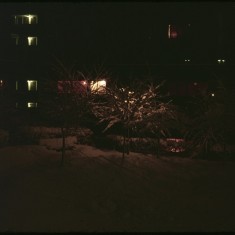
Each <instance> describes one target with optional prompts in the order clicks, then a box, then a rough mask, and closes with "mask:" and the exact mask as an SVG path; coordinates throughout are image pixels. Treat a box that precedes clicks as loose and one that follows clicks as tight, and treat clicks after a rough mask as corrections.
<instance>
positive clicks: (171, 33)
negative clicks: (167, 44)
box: [168, 24, 181, 39]
mask: <svg viewBox="0 0 235 235" xmlns="http://www.w3.org/2000/svg"><path fill="white" fill-rule="evenodd" d="M180 35H181V31H180V29H179V27H176V26H175V25H171V24H169V25H168V38H170V39H175V38H178V37H179V36H180Z"/></svg>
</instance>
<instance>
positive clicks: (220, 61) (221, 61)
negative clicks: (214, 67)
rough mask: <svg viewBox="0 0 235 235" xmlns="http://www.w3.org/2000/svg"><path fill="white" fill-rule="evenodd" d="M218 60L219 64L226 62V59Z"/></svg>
mask: <svg viewBox="0 0 235 235" xmlns="http://www.w3.org/2000/svg"><path fill="white" fill-rule="evenodd" d="M217 62H218V63H219V64H224V63H225V59H218V60H217Z"/></svg>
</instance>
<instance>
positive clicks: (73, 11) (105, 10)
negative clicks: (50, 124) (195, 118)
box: [0, 2, 235, 66]
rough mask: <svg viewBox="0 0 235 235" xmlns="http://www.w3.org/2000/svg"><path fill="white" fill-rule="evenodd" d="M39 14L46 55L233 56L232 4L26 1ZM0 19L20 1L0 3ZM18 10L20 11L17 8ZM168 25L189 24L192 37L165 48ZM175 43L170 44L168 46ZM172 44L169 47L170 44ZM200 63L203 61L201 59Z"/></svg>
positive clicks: (92, 60) (118, 58)
mask: <svg viewBox="0 0 235 235" xmlns="http://www.w3.org/2000/svg"><path fill="white" fill-rule="evenodd" d="M26 5H27V7H30V8H31V9H33V10H32V11H33V12H35V13H36V14H38V15H39V25H38V29H39V32H40V36H39V45H40V46H41V48H42V51H43V50H44V51H46V53H48V54H49V55H55V56H57V57H58V58H60V59H62V60H65V61H68V62H72V61H78V62H79V63H81V64H86V65H91V66H93V65H98V64H104V65H107V66H109V65H112V66H115V65H130V64H135V65H138V64H141V65H146V64H159V63H165V61H167V58H169V57H174V53H175V54H182V57H183V56H185V55H184V53H185V51H188V54H189V55H190V56H192V57H197V60H198V61H200V60H201V58H202V59H203V58H204V59H205V61H204V62H205V63H206V58H207V57H214V58H215V59H216V58H217V57H218V56H219V55H220V54H224V55H225V56H227V57H230V58H229V59H228V58H226V59H227V60H230V61H233V60H234V51H235V48H234V43H233V42H234V40H235V36H234V35H235V33H234V32H235V26H234V24H235V23H234V22H235V16H234V10H235V3H232V2H214V3H213V2H208V3H203V2H198V3H197V2H191V3H190V2H176V3H174V2H168V3H163V2H156V3H155V2H127V3H125V2H117V3H115V2H97V3H96V2H88V3H86V2H59V3H56V2H51V3H33V2H31V3H27V4H26ZM0 7H1V17H6V16H7V15H9V14H10V15H12V14H14V12H15V13H17V12H19V13H20V12H21V11H24V9H25V4H22V3H20V4H17V3H1V5H0ZM21 9H22V10H21ZM169 24H179V25H187V24H190V25H191V28H192V33H191V39H190V40H189V41H187V42H185V41H182V42H180V41H179V42H178V44H179V45H177V46H176V47H178V49H175V51H174V49H173V50H172V51H171V49H169V45H168V44H169V40H168V38H167V28H168V25H169ZM173 47H174V46H173ZM173 47H172V48H173ZM202 63H203V60H202Z"/></svg>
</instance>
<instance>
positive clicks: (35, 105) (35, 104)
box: [27, 102, 38, 108]
mask: <svg viewBox="0 0 235 235" xmlns="http://www.w3.org/2000/svg"><path fill="white" fill-rule="evenodd" d="M27 106H28V108H37V106H38V104H37V103H36V102H28V105H27Z"/></svg>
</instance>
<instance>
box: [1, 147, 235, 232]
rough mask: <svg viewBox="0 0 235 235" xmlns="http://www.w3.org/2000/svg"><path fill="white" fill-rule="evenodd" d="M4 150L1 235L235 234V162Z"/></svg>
mask: <svg viewBox="0 0 235 235" xmlns="http://www.w3.org/2000/svg"><path fill="white" fill-rule="evenodd" d="M120 162H121V153H119V152H115V151H103V150H99V149H96V148H94V147H91V146H85V145H76V149H75V150H73V151H67V157H66V162H65V165H64V166H63V167H61V166H60V152H57V151H55V150H48V149H46V147H44V146H36V145H35V146H14V147H4V148H1V149H0V232H6V231H11V232H108V231H111V232H115V231H119V232H143V231H144V232H160V231H173V232H178V231H190V232H191V231H203V232H207V231H235V222H234V221H235V203H234V198H235V187H234V182H235V162H222V161H220V162H219V161H210V162H209V161H203V160H193V159H187V158H179V157H161V158H160V159H155V158H154V157H152V156H151V155H142V154H137V153H131V154H130V155H129V156H127V157H126V159H125V162H124V165H123V166H122V167H121V166H120Z"/></svg>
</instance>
